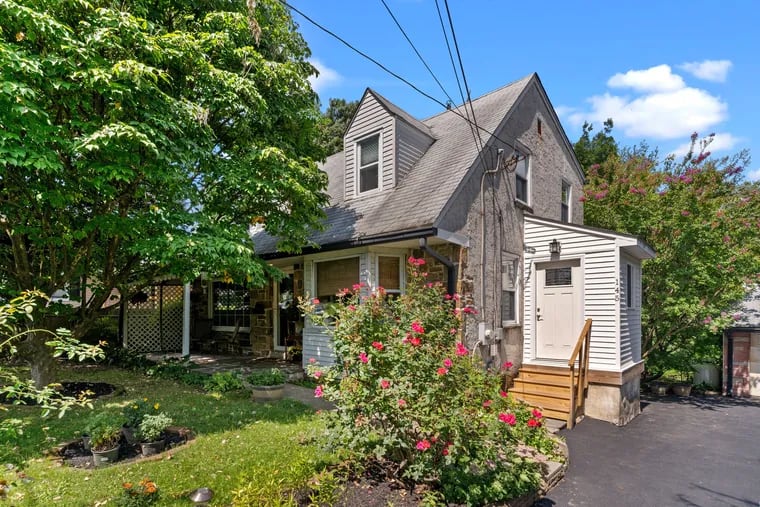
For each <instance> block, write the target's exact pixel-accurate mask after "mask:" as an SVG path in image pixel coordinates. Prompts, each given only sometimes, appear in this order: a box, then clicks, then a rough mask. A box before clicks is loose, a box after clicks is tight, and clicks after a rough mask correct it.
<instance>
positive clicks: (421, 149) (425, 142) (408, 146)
mask: <svg viewBox="0 0 760 507" xmlns="http://www.w3.org/2000/svg"><path fill="white" fill-rule="evenodd" d="M396 132H397V134H398V135H397V138H396V139H397V148H396V152H397V154H398V159H397V160H396V181H395V182H393V183H391V185H393V184H397V183H398V182H399V181H401V180H402V179H403V178H404V176H406V175H407V174H408V173H409V171H410V170H411V168H412V167H414V164H416V163H417V161H418V160H419V159H420V158H421V157H422V155H424V154H425V151H427V149H428V148H429V147H430V145H431V144H433V140H432V139H431V138H430V137H429V136H428V135H426V134H424V133H423V132H420V131H419V129H417V128H415V127H412V126H411V125H409V124H408V123H406V122H404V121H400V120H396ZM385 184H386V180H383V186H385Z"/></svg>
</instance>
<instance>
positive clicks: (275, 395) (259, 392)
mask: <svg viewBox="0 0 760 507" xmlns="http://www.w3.org/2000/svg"><path fill="white" fill-rule="evenodd" d="M251 393H252V397H253V401H277V400H281V399H282V397H283V395H284V394H285V384H279V385H276V386H251Z"/></svg>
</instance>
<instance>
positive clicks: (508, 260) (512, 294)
mask: <svg viewBox="0 0 760 507" xmlns="http://www.w3.org/2000/svg"><path fill="white" fill-rule="evenodd" d="M519 265H520V260H519V258H518V257H517V256H515V255H512V254H508V253H506V252H504V253H502V263H501V325H502V326H510V325H512V326H513V325H517V324H519V323H520V319H519V318H518V315H517V311H518V308H519V305H518V300H517V296H518V279H519V276H518V269H519Z"/></svg>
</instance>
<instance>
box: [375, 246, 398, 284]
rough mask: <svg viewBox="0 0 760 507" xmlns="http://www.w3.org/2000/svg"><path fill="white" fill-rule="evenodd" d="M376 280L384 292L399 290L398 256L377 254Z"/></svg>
mask: <svg viewBox="0 0 760 507" xmlns="http://www.w3.org/2000/svg"><path fill="white" fill-rule="evenodd" d="M377 269H378V271H379V273H378V277H377V282H378V284H379V285H380V287H382V288H384V289H385V290H386V292H391V293H394V292H401V267H400V261H399V258H398V257H388V256H382V255H381V256H378V258H377Z"/></svg>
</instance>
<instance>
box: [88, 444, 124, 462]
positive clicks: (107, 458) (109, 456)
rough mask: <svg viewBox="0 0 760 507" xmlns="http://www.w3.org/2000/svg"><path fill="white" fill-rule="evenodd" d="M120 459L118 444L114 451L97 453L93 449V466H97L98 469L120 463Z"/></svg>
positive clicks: (108, 450)
mask: <svg viewBox="0 0 760 507" xmlns="http://www.w3.org/2000/svg"><path fill="white" fill-rule="evenodd" d="M118 459H119V445H118V444H117V445H116V447H114V448H113V449H107V450H105V451H96V450H94V449H93V451H92V464H93V465H95V466H96V467H102V466H106V465H110V464H111V463H114V462H116V461H118Z"/></svg>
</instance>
